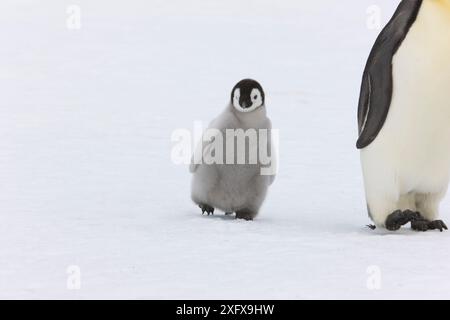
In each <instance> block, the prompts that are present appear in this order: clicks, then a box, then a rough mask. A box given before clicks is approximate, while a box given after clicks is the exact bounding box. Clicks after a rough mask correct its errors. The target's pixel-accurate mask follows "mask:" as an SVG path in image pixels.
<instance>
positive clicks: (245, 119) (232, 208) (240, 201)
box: [190, 79, 275, 220]
mask: <svg viewBox="0 0 450 320" xmlns="http://www.w3.org/2000/svg"><path fill="white" fill-rule="evenodd" d="M271 128H272V125H271V121H270V120H269V118H268V117H267V115H266V107H265V94H264V91H263V89H262V87H261V85H260V84H259V83H258V82H256V81H255V80H251V79H244V80H242V81H240V82H239V83H238V84H236V85H235V87H234V88H233V90H232V92H231V101H230V103H229V104H228V106H227V107H226V109H225V110H224V111H223V112H222V114H220V115H219V116H218V117H217V118H216V119H215V120H213V121H212V123H211V124H210V125H209V128H208V129H207V130H206V132H209V133H210V134H209V138H207V139H203V140H202V143H200V145H199V148H198V150H197V151H196V153H197V155H198V154H199V155H200V160H202V161H201V163H198V162H196V161H195V158H196V155H195V153H194V157H193V161H192V163H191V166H190V171H191V172H192V173H193V179H192V200H193V201H194V202H195V203H196V204H197V205H198V206H199V207H200V209H201V210H202V213H203V214H204V213H205V212H206V213H207V214H208V215H210V214H213V213H214V209H220V210H222V211H224V212H225V213H226V214H232V213H233V212H235V213H236V218H237V219H245V220H253V218H254V217H255V216H256V215H257V214H258V211H259V209H260V207H261V205H262V203H263V201H264V199H265V197H266V193H267V189H268V187H269V185H270V184H272V182H273V181H274V178H275V175H274V174H275V173H273V174H270V175H267V174H262V172H263V171H262V169H263V167H264V166H265V165H266V164H263V163H262V162H261V161H260V160H261V159H259V158H258V160H257V161H255V162H250V161H249V159H250V158H249V155H250V153H251V152H253V151H255V150H257V151H258V154H259V151H260V150H259V149H260V148H261V147H263V148H266V147H267V149H266V151H269V150H271V146H272V143H271ZM250 130H254V132H255V133H256V134H257V135H258V138H257V140H254V139H253V140H252V139H250V138H249V139H248V140H246V138H244V143H243V144H241V148H238V146H239V142H237V141H235V139H237V136H238V134H239V132H240V133H241V134H242V133H248V132H250ZM206 132H205V133H204V136H205V135H207V134H206ZM211 132H212V133H211ZM230 132H231V133H232V135H231V134H230ZM236 133H237V135H235V134H236ZM261 133H263V135H261ZM264 133H265V135H264ZM211 136H212V137H211ZM220 136H221V137H220ZM250 136H251V134H250V135H249V136H248V137H250ZM263 136H265V138H264V137H263ZM242 137H243V136H242ZM262 138H264V139H263V140H261V139H262ZM230 139H231V140H232V141H233V143H232V144H228V143H229V142H230ZM217 141H223V150H224V157H223V158H222V159H223V162H222V163H220V162H219V163H217V162H207V161H205V155H207V154H209V153H210V152H211V153H213V152H215V153H217V152H218V151H219V150H215V151H212V150H211V148H212V147H211V145H212V144H213V142H217ZM245 141H247V142H245ZM235 142H236V143H235ZM261 142H263V143H261ZM242 146H244V149H242ZM240 152H244V153H245V154H243V155H244V156H245V159H246V161H244V162H237V158H238V157H239V156H240V155H239V153H240ZM269 153H270V152H269ZM230 154H231V155H232V156H231V157H229V156H230ZM265 154H266V153H265ZM270 157H271V158H272V159H271V162H272V163H273V162H274V161H275V159H274V157H275V155H274V154H271V155H270ZM225 158H227V159H228V160H232V161H231V163H230V161H228V160H227V159H225Z"/></svg>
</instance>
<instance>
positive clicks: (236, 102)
mask: <svg viewBox="0 0 450 320" xmlns="http://www.w3.org/2000/svg"><path fill="white" fill-rule="evenodd" d="M240 97H241V89H239V88H238V89H236V90H234V93H233V106H234V107H235V108H236V109H238V110H239V108H240V107H241V106H240V105H239V98H240Z"/></svg>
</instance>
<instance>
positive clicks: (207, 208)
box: [198, 204, 214, 216]
mask: <svg viewBox="0 0 450 320" xmlns="http://www.w3.org/2000/svg"><path fill="white" fill-rule="evenodd" d="M198 206H199V208H200V209H202V215H203V214H205V213H207V214H208V216H209V215H214V208H213V207H211V206H208V205H207V204H199V205H198Z"/></svg>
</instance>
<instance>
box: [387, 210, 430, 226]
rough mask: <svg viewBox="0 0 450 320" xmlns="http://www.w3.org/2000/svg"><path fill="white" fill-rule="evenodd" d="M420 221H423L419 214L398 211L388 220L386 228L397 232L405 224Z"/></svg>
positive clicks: (410, 211)
mask: <svg viewBox="0 0 450 320" xmlns="http://www.w3.org/2000/svg"><path fill="white" fill-rule="evenodd" d="M418 220H423V218H422V217H421V216H420V213H419V212H414V211H412V210H405V211H401V210H397V211H395V212H393V213H391V214H390V215H389V216H388V217H387V218H386V222H385V226H386V229H388V230H390V231H397V230H399V229H400V228H401V227H402V226H404V225H405V224H407V223H409V222H414V221H418Z"/></svg>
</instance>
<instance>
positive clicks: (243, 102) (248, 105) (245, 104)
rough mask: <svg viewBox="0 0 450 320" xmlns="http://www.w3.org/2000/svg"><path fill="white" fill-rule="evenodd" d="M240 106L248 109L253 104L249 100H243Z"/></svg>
mask: <svg viewBox="0 0 450 320" xmlns="http://www.w3.org/2000/svg"><path fill="white" fill-rule="evenodd" d="M239 104H240V105H241V107H242V108H244V109H247V108H250V107H251V106H252V102H251V101H248V100H247V99H241V100H240V101H239Z"/></svg>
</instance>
